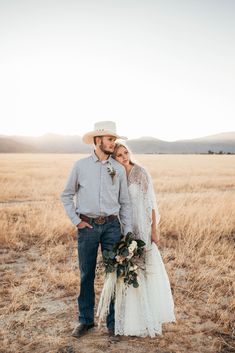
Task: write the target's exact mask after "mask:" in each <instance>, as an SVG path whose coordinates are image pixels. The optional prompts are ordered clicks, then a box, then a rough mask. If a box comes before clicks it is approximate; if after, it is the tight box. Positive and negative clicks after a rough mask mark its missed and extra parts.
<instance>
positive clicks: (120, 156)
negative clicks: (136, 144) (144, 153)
mask: <svg viewBox="0 0 235 353" xmlns="http://www.w3.org/2000/svg"><path fill="white" fill-rule="evenodd" d="M115 159H116V160H117V161H118V162H119V163H121V164H122V165H124V167H125V166H127V165H129V163H130V156H129V152H128V151H127V149H126V148H125V147H123V146H121V147H119V148H118V150H117V153H116V157H115Z"/></svg>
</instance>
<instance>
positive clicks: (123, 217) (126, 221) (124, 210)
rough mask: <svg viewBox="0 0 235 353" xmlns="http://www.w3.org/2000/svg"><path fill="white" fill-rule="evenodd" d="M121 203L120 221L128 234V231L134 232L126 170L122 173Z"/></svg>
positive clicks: (124, 231)
mask: <svg viewBox="0 0 235 353" xmlns="http://www.w3.org/2000/svg"><path fill="white" fill-rule="evenodd" d="M119 203H120V206H121V208H120V211H119V215H120V221H121V224H122V226H123V233H124V235H126V234H127V233H128V232H132V211H131V202H130V198H129V192H128V187H127V179H126V173H125V171H124V173H123V174H122V175H120V191H119Z"/></svg>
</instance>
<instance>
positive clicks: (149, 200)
mask: <svg viewBox="0 0 235 353" xmlns="http://www.w3.org/2000/svg"><path fill="white" fill-rule="evenodd" d="M130 184H136V185H138V189H139V192H140V193H141V194H142V199H143V201H144V203H145V206H146V211H147V213H148V216H149V218H150V219H151V221H152V210H155V214H156V223H157V224H158V223H159V222H160V213H159V210H158V205H157V201H156V196H155V192H154V187H153V182H152V178H151V176H150V174H149V173H148V172H147V171H146V170H145V169H144V168H143V167H140V166H138V165H135V167H134V168H133V172H132V173H131V175H130V178H129V185H130Z"/></svg>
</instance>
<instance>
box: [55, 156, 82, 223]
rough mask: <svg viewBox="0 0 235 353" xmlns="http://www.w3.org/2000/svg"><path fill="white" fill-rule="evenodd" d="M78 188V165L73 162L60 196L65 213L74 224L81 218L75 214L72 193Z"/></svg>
mask: <svg viewBox="0 0 235 353" xmlns="http://www.w3.org/2000/svg"><path fill="white" fill-rule="evenodd" d="M78 188H79V183H78V166H77V163H75V164H74V166H73V169H72V171H71V173H70V175H69V177H68V180H67V183H66V185H65V188H64V190H63V192H62V194H61V197H60V198H61V201H62V203H63V205H64V208H65V211H66V213H67V215H68V216H69V218H70V219H71V221H72V223H73V224H75V225H78V224H79V223H80V222H81V219H80V218H79V217H78V215H77V214H76V210H75V205H74V199H73V198H74V195H75V194H76V193H77V191H78Z"/></svg>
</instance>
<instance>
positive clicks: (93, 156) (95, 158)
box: [91, 150, 112, 163]
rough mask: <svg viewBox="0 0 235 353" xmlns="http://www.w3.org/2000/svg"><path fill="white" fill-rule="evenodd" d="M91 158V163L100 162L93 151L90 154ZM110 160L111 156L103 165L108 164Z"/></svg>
mask: <svg viewBox="0 0 235 353" xmlns="http://www.w3.org/2000/svg"><path fill="white" fill-rule="evenodd" d="M91 157H92V159H93V161H94V162H101V161H100V160H99V158H98V157H97V155H96V154H95V151H94V150H93V152H92V154H91ZM111 160H112V157H111V155H110V156H109V158H108V159H107V160H106V161H103V163H108V162H109V163H110V162H111Z"/></svg>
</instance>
